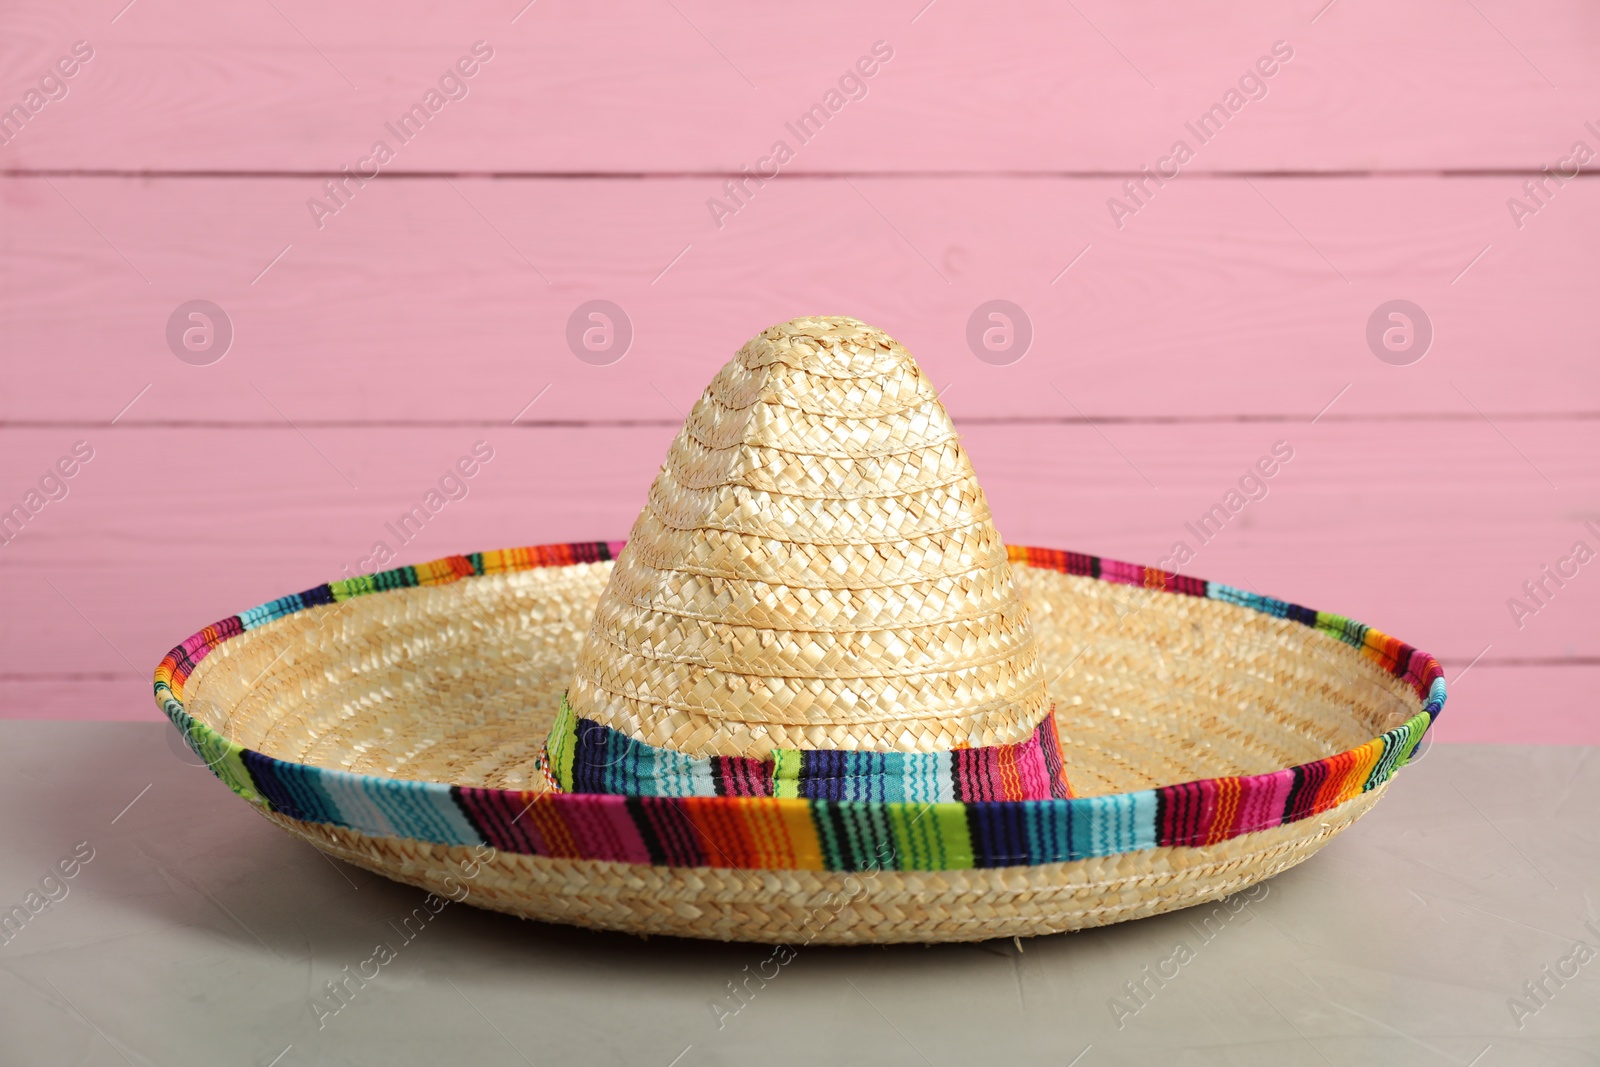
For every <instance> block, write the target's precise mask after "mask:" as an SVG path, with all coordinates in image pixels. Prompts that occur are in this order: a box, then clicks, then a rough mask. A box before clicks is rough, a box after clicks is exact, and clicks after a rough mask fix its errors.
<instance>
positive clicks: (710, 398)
mask: <svg viewBox="0 0 1600 1067" xmlns="http://www.w3.org/2000/svg"><path fill="white" fill-rule="evenodd" d="M568 699H569V702H570V705H571V709H572V712H573V713H574V714H575V715H576V716H577V717H578V718H580V719H587V720H590V721H592V722H595V723H599V724H602V725H604V726H607V727H610V728H611V729H613V730H616V731H620V732H621V733H622V734H625V735H627V736H628V737H630V738H632V739H634V740H635V741H638V742H641V743H643V744H645V745H650V746H658V747H661V748H666V749H670V750H674V751H676V752H678V753H681V754H684V755H686V756H692V757H705V756H745V757H755V758H765V757H767V756H768V755H769V754H770V753H772V751H773V750H775V749H841V750H856V751H872V752H939V751H945V750H951V749H962V748H969V747H980V746H991V745H1001V744H1009V743H1013V742H1019V741H1023V740H1025V739H1027V738H1028V737H1029V736H1030V735H1032V734H1033V733H1034V731H1035V729H1036V727H1037V726H1038V724H1039V722H1040V720H1041V719H1042V718H1043V717H1044V716H1045V714H1046V713H1047V712H1048V710H1049V706H1048V702H1047V699H1046V695H1045V687H1044V685H1043V681H1042V679H1041V677H1040V675H1039V671H1038V666H1037V661H1036V650H1035V646H1034V639H1033V633H1032V630H1031V628H1030V626H1029V623H1028V617H1027V609H1026V605H1025V604H1024V602H1023V600H1022V597H1021V595H1020V593H1019V591H1018V589H1017V588H1016V585H1015V583H1014V581H1013V579H1012V575H1011V570H1010V565H1009V563H1008V562H1007V558H1006V549H1005V546H1004V544H1003V542H1002V541H1001V540H1000V537H999V534H998V533H997V532H996V530H995V528H994V524H993V522H992V520H991V518H990V514H989V507H988V504H987V502H986V501H985V499H984V495H983V491H982V490H981V489H980V488H979V486H978V482H977V478H976V476H975V475H974V473H973V471H972V466H971V463H970V462H969V461H968V458H967V455H966V452H965V451H964V450H963V449H962V448H961V446H960V443H959V440H958V437H957V434H956V431H955V428H954V426H953V425H952V424H951V421H950V418H949V415H948V414H947V413H946V412H945V410H944V408H943V406H942V405H941V404H940V403H939V398H938V394H937V392H936V390H935V389H934V388H933V386H932V384H931V383H930V382H929V381H928V379H927V378H926V377H925V376H924V375H923V373H922V371H921V369H920V368H919V367H918V366H917V364H916V362H915V361H914V360H913V359H912V358H911V354H910V353H909V352H907V351H906V350H905V349H904V348H903V347H901V346H900V344H898V343H897V342H895V341H894V340H893V339H891V338H890V337H889V336H888V335H886V334H884V333H883V332H882V331H880V330H877V329H874V328H873V327H871V326H868V325H866V324H865V323H862V322H860V321H858V320H856V319H851V318H836V317H825V318H800V319H794V320H791V321H790V322H786V323H783V324H782V325H779V326H774V327H772V328H770V329H768V330H766V331H764V332H762V333H761V334H758V335H757V336H756V337H754V338H752V339H751V340H750V341H749V342H748V343H747V344H746V345H745V346H744V347H743V348H741V349H740V350H739V352H738V354H737V355H736V356H735V357H734V358H733V360H731V361H730V362H729V363H728V364H727V365H726V366H724V367H723V368H722V370H721V371H720V372H719V373H718V374H717V375H716V377H715V378H714V379H713V380H712V382H711V384H710V386H709V387H708V388H707V389H706V391H705V394H704V395H703V396H702V397H701V398H700V400H699V401H698V402H697V403H696V404H695V406H694V409H693V410H692V411H691V412H690V414H689V417H688V419H687V420H686V422H685V424H684V427H683V429H682V430H681V431H680V432H679V434H678V435H677V437H676V438H675V439H674V440H673V442H672V445H671V447H670V449H669V450H668V452H667V457H666V461H665V462H664V463H663V464H662V467H661V471H660V473H659V474H658V475H657V476H656V479H655V482H654V483H653V484H652V485H651V488H650V494H649V499H648V502H647V503H646V505H645V507H644V510H643V511H641V512H640V514H639V518H638V521H637V522H635V524H634V526H633V530H632V532H631V534H630V535H629V540H628V544H627V546H626V548H624V549H623V551H622V553H621V555H620V557H619V558H618V560H617V563H616V565H615V569H614V571H613V573H612V575H611V578H610V581H609V583H608V584H607V586H606V588H605V591H604V592H603V593H602V595H601V598H600V601H599V604H598V607H597V609H596V612H595V615H594V620H593V623H592V626H591V629H590V632H589V636H588V640H587V641H586V642H585V644H584V648H583V651H582V653H581V655H580V657H579V662H578V666H577V671H576V675H575V677H574V678H573V681H572V685H571V688H570V690H569V693H568Z"/></svg>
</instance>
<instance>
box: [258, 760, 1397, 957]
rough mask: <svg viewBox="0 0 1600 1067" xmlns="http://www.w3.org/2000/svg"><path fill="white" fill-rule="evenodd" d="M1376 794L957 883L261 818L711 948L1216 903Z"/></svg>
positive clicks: (357, 860)
mask: <svg viewBox="0 0 1600 1067" xmlns="http://www.w3.org/2000/svg"><path fill="white" fill-rule="evenodd" d="M1387 788H1388V786H1387V785H1382V786H1379V787H1378V788H1377V789H1375V790H1373V791H1371V792H1369V793H1364V794H1362V795H1361V796H1360V797H1358V798H1357V799H1355V800H1351V801H1348V802H1346V803H1345V804H1343V805H1341V806H1339V807H1338V808H1336V809H1334V810H1333V811H1331V812H1328V813H1326V814H1325V815H1322V816H1319V817H1318V818H1316V819H1308V820H1305V821H1303V822H1297V823H1287V824H1285V825H1283V826H1278V827H1274V828H1273V829H1270V830H1261V831H1257V832H1256V833H1253V834H1247V835H1245V836H1243V837H1236V838H1233V839H1232V840H1229V841H1225V842H1222V843H1220V844H1217V845H1211V846H1209V847H1206V848H1188V847H1181V846H1180V847H1168V848H1154V849H1149V850H1147V851H1144V852H1139V853H1124V854H1122V855H1117V856H1104V857H1096V858H1094V859H1089V860H1079V861H1076V862H1073V863H1053V864H1046V865H1043V866H1039V867H1006V868H1000V869H990V870H966V871H884V870H871V871H860V872H848V873H843V872H837V871H741V870H723V869H716V868H690V869H683V868H662V867H639V866H636V865H630V864H622V863H604V862H596V861H593V860H564V859H544V858H542V857H537V856H522V855H516V854H513V853H507V852H500V853H496V854H494V855H492V856H485V854H484V853H483V850H482V849H479V848H473V847H463V846H454V847H452V846H448V845H437V844H428V843H425V842H418V841H405V840H398V839H395V838H392V837H373V836H371V835H368V834H361V833H356V832H354V831H351V830H345V829H341V828H339V827H332V826H326V825H321V824H317V823H307V822H301V821H299V820H296V819H290V818H286V817H284V816H282V815H269V816H268V818H270V819H271V820H272V821H273V822H274V823H276V824H277V825H279V826H281V827H283V828H284V829H286V830H288V831H289V832H290V833H291V834H293V835H294V836H296V837H298V838H300V839H301V840H303V841H306V842H309V843H310V844H312V845H314V846H316V847H317V848H319V849H321V850H322V851H324V852H326V853H328V854H329V855H330V856H335V857H337V858H339V859H342V860H344V861H346V862H348V863H353V864H355V865H356V866H358V867H364V868H365V869H367V870H369V871H372V872H374V873H376V874H381V875H384V876H386V877H389V878H393V879H395V880H397V881H401V882H405V883H407V884H410V885H414V886H418V887H419V888H422V889H426V890H428V891H430V892H433V893H437V894H439V895H440V896H445V897H451V898H454V899H456V900H458V901H463V902H466V903H470V904H473V905H476V906H477V907H481V908H489V909H492V910H494V911H503V912H509V913H510V914H512V915H520V916H522V917H523V918H526V919H542V920H546V921H551V922H560V923H567V924H569V925H573V926H587V927H592V928H595V929H600V930H626V931H628V932H630V933H637V934H674V935H677V936H680V937H698V938H707V939H712V940H719V941H755V942H761V943H765V944H790V945H804V944H834V945H849V944H863V943H869V944H893V943H897V942H905V941H912V942H937V941H983V940H987V939H989V938H996V937H1035V936H1038V935H1041V934H1054V933H1061V932H1063V931H1067V930H1081V929H1084V928H1086V927H1091V926H1105V925H1107V924H1109V923H1115V922H1123V921H1125V920H1128V919H1142V918H1145V917H1146V916H1150V915H1159V914H1161V913H1162V912H1167V911H1175V910H1177V909H1179V908H1187V907H1191V906H1193V905H1196V904H1204V903H1206V902H1208V901H1213V900H1220V899H1221V898H1223V897H1225V896H1228V895H1229V894H1231V893H1236V892H1238V891H1239V890H1241V889H1244V888H1246V887H1248V886H1250V885H1252V884H1253V883H1255V882H1258V881H1260V880H1261V879H1263V878H1270V877H1271V876H1273V875H1275V874H1278V873H1279V872H1281V871H1284V870H1287V869H1288V868H1290V867H1293V866H1294V865H1295V864H1297V863H1300V862H1301V861H1302V860H1304V859H1306V858H1307V857H1309V856H1310V855H1311V854H1312V853H1313V852H1315V851H1317V849H1319V848H1321V847H1322V846H1323V845H1324V844H1326V843H1327V842H1328V841H1329V840H1330V839H1331V838H1332V837H1333V836H1334V835H1335V834H1337V833H1339V832H1340V831H1341V830H1343V829H1344V828H1345V827H1347V826H1349V825H1350V824H1351V823H1352V822H1354V821H1355V820H1356V819H1358V818H1360V817H1361V816H1362V815H1364V814H1365V813H1366V812H1367V811H1369V810H1370V809H1371V808H1372V806H1373V805H1374V804H1376V803H1377V802H1378V798H1379V797H1380V796H1382V794H1383V790H1385V789H1387Z"/></svg>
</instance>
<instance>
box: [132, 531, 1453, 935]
mask: <svg viewBox="0 0 1600 1067" xmlns="http://www.w3.org/2000/svg"><path fill="white" fill-rule="evenodd" d="M618 548H620V545H618V544H616V543H605V542H595V543H585V544H576V545H555V546H542V547H536V548H522V549H509V550H504V551H500V552H485V553H478V554H474V555H471V556H457V557H450V558H448V559H444V560H439V561H435V562H433V563H429V564H423V565H419V566H415V567H402V568H398V569H396V570H391V571H386V572H382V573H380V574H376V575H370V576H364V577H361V578H355V579H349V580H346V581H341V582H334V583H331V584H328V585H323V586H318V587H317V588H315V589H311V590H307V591H306V592H303V593H299V594H294V595H291V596H288V597H284V598H281V599H279V600H276V601H272V602H271V603H269V604H265V605H262V606H261V607H258V608H255V609H252V610H251V611H248V612H244V613H242V614H241V615H238V616H233V617H231V618H229V619H225V620H223V621H222V622H219V623H217V624H215V625H213V626H210V627H207V628H206V629H205V630H203V631H201V632H200V633H198V634H196V635H194V636H193V637H191V638H190V639H189V640H188V641H185V642H184V643H183V644H182V645H180V646H179V647H178V648H176V649H174V650H173V651H172V652H171V653H170V654H169V655H168V656H167V657H166V659H164V660H163V661H162V663H161V665H160V666H159V667H158V668H157V670H156V699H157V702H158V704H159V705H160V706H161V707H162V710H163V711H164V712H165V713H166V714H167V716H168V717H169V718H170V719H171V720H172V722H173V723H174V724H175V725H176V726H177V727H178V728H179V729H180V730H182V731H183V733H184V736H185V737H186V739H187V740H188V742H189V744H190V746H191V747H192V748H193V749H194V750H195V751H196V753H198V754H199V755H200V756H201V757H202V758H204V759H205V760H206V762H207V763H208V765H209V766H210V767H211V768H212V770H213V771H214V772H215V773H216V774H217V776H218V777H219V778H221V779H222V780H223V781H224V782H225V783H226V784H227V785H228V786H229V787H230V788H231V789H232V790H233V791H234V792H235V793H237V794H239V795H240V796H241V797H243V798H244V799H245V800H247V801H249V802H250V803H251V804H253V805H254V806H255V807H256V808H257V809H258V810H259V811H261V812H262V814H264V815H265V816H266V817H267V818H269V819H270V820H271V821H273V822H275V823H277V824H278V825H280V826H282V827H283V828H285V829H287V830H289V831H290V832H291V833H293V834H295V835H296V836H298V837H301V838H302V839H304V840H306V841H309V842H310V843H311V844H313V845H315V846H316V847H318V848H319V849H322V850H323V851H324V852H326V853H328V854H330V855H332V856H335V857H338V858H340V859H344V860H347V861H349V862H351V863H355V864H357V865H359V866H362V867H365V868H367V869H369V870H372V871H374V872H376V873H379V874H383V875H386V876H388V877H391V878H394V879H397V880H399V881H402V882H407V883H410V884H413V885H418V886H421V887H424V888H426V889H429V890H430V891H432V892H435V893H438V894H440V895H442V896H448V897H451V898H453V899H460V900H465V901H467V902H469V903H473V904H476V905H479V906H482V907H486V908H492V909H496V910H500V911H506V912H511V913H513V914H517V915H522V916H525V917H527V918H533V919H542V920H548V921H555V922H565V923H574V924H577V925H584V926H593V927H600V928H605V929H616V930H627V931H632V932H637V933H652V934H676V935H683V936H692V937H707V938H719V939H727V940H748V941H763V942H767V943H774V942H790V943H798V942H890V941H959V940H980V939H985V938H991V937H1001V936H1014V935H1022V936H1028V935H1033V934H1043V933H1051V932H1056V931H1061V930H1071V929H1078V928H1082V927H1086V926H1096V925H1102V924H1105V923H1111V922H1117V921H1121V920H1124V919H1130V918H1138V917H1141V916H1144V915H1151V914H1156V913H1158V912H1162V911H1168V910H1172V909H1174V908H1181V907H1186V906H1189V905H1192V904H1198V903H1202V902H1205V901H1208V900H1214V899H1217V898H1219V897H1222V896H1226V895H1228V894H1229V893H1232V892H1235V891H1237V890H1239V889H1242V888H1244V887H1246V886H1248V885H1250V884H1252V883H1254V882H1256V881H1259V880H1261V879H1263V878H1267V877H1270V876H1271V875H1273V874H1276V873H1278V872H1279V871H1281V870H1284V869H1286V868H1288V867H1290V866H1293V865H1294V864H1296V863H1299V862H1300V861H1301V860H1303V859H1305V858H1306V857H1307V856H1309V855H1311V854H1312V853H1313V852H1315V851H1316V850H1317V849H1318V848H1320V847H1321V846H1322V845H1323V844H1324V843H1326V842H1327V841H1328V840H1329V839H1330V838H1331V837H1332V836H1333V835H1334V834H1336V833H1338V832H1339V831H1341V830H1343V829H1344V828H1345V827H1346V826H1348V825H1349V824H1350V823H1351V822H1353V821H1354V820H1355V819H1356V818H1358V817H1359V816H1360V815H1362V814H1364V813H1365V812H1366V811H1367V810H1368V809H1369V808H1370V807H1371V806H1372V805H1373V804H1374V803H1376V801H1377V799H1378V798H1379V797H1380V796H1381V795H1382V793H1383V791H1384V789H1385V788H1386V786H1387V783H1388V781H1389V779H1390V777H1391V776H1392V775H1393V774H1394V773H1395V771H1396V770H1397V769H1398V768H1399V767H1400V766H1401V765H1403V764H1404V763H1405V761H1406V760H1407V759H1408V758H1410V756H1411V755H1412V753H1413V751H1414V749H1415V747H1416V746H1417V744H1418V743H1419V742H1420V740H1421V739H1422V736H1423V734H1424V733H1425V731H1426V730H1427V728H1428V726H1429V725H1430V724H1431V722H1432V720H1433V718H1434V717H1435V716H1436V715H1437V714H1438V712H1439V710H1440V708H1441V707H1442V706H1443V703H1444V699H1445V688H1444V681H1443V678H1442V673H1441V671H1440V669H1439V666H1438V664H1437V662H1436V661H1435V660H1434V659H1433V658H1432V657H1431V656H1428V655H1427V654H1426V653H1422V652H1419V651H1417V650H1415V649H1412V648H1411V647H1410V646H1407V645H1404V644H1402V643H1400V642H1399V641H1396V640H1395V639H1393V638H1390V637H1388V636H1386V635H1384V634H1381V633H1379V632H1378V631H1375V630H1371V629H1369V628H1368V627H1365V626H1363V625H1361V624H1360V623H1355V622H1352V621H1350V620H1348V619H1345V618H1343V617H1341V616H1335V615H1330V614H1328V613H1325V612H1315V611H1311V610H1309V609H1305V608H1301V607H1299V606H1297V605H1293V604H1288V603H1285V602H1283V601H1279V600H1273V599H1271V598H1267V597H1262V596H1258V595H1256V594H1253V593H1247V592H1243V591H1241V590H1237V589H1233V588H1231V587H1228V586H1224V585H1221V584H1219V583H1215V582H1206V581H1203V580H1200V579H1195V578H1189V577H1185V576H1181V575H1175V574H1171V573H1169V572H1166V571H1161V570H1157V569H1154V568H1147V567H1139V566H1135V565H1130V564H1123V563H1116V562H1114V561H1110V560H1102V559H1099V558H1097V557H1093V556H1087V555H1080V554H1076V553H1066V552H1057V551H1052V550H1045V549H1033V548H1020V547H1013V548H1012V549H1011V550H1010V553H1011V558H1012V562H1013V566H1014V568H1015V570H1016V575H1017V580H1018V582H1019V584H1020V585H1021V587H1022V588H1023V590H1024V593H1025V595H1026V596H1027V598H1028V602H1029V608H1030V612H1031V614H1032V617H1033V622H1034V628H1035V633H1036V637H1037V640H1038V643H1039V648H1040V655H1041V659H1042V666H1043V668H1044V676H1045V677H1046V678H1047V679H1051V682H1050V691H1051V696H1052V698H1053V699H1054V700H1055V702H1056V708H1057V711H1056V715H1057V721H1058V725H1059V728H1060V732H1061V741H1062V753H1063V757H1064V759H1065V762H1066V764H1067V768H1068V773H1069V775H1070V776H1071V780H1072V783H1073V786H1074V788H1075V790H1076V792H1077V794H1078V795H1077V797H1075V798H1074V799H1072V800H1053V801H1012V802H989V803H968V804H933V805H916V804H885V803H869V802H830V801H822V800H805V799H771V798H751V797H688V798H642V799H641V798H625V797H616V796H600V795H584V794H578V795H568V794H556V793H550V792H547V791H544V789H543V783H542V776H541V775H540V773H539V771H538V769H537V767H536V765H535V761H536V759H537V755H538V752H539V749H540V747H541V745H542V742H543V739H544V735H545V732H546V730H547V729H548V727H549V725H550V723H551V721H552V720H553V718H554V715H555V713H556V710H557V708H558V706H559V701H560V696H561V692H562V690H563V689H564V688H565V686H566V684H567V681H568V679H569V678H570V677H571V673H572V669H573V666H574V663H575V662H576V658H577V654H578V650H579V647H580V646H581V644H582V641H583V638H584V634H585V633H586V632H587V628H588V618H589V615H590V613H591V612H592V611H593V607H594V604H595V601H596V600H597V599H598V597H599V594H600V592H601V590H602V588H603V587H604V585H605V582H606V579H607V577H608V575H609V573H610V567H611V563H610V560H611V559H613V558H614V554H615V552H616V550H617V549H618Z"/></svg>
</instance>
